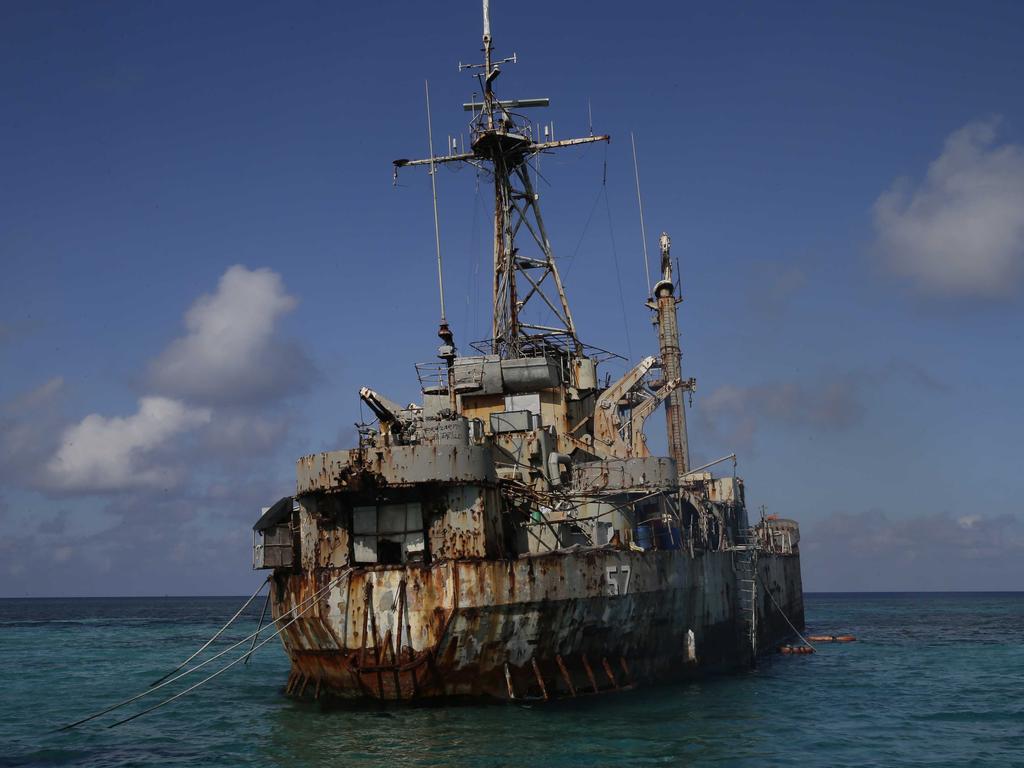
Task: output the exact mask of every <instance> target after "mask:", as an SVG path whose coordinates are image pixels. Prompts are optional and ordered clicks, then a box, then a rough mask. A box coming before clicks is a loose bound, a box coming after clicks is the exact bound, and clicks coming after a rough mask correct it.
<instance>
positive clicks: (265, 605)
mask: <svg viewBox="0 0 1024 768" xmlns="http://www.w3.org/2000/svg"><path fill="white" fill-rule="evenodd" d="M267 581H270V577H269V576H267ZM270 594H271V593H270V590H269V589H268V590H267V599H266V600H264V601H263V610H262V611H260V620H259V623H257V624H256V635H257V636H259V634H260V632H262V631H263V619H265V618H266V617H267V608H269V607H270ZM255 650H256V638H255V637H254V638H253V639H252V646H250V648H249V655H248V656H246V657H245V663H246V664H248V663H249V659H251V658H252V652H253V651H255Z"/></svg>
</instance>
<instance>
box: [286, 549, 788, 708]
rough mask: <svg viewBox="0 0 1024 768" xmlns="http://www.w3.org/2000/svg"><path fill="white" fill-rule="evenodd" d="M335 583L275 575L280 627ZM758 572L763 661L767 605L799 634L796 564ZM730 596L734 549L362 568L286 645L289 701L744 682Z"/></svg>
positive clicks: (770, 642)
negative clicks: (719, 674)
mask: <svg viewBox="0 0 1024 768" xmlns="http://www.w3.org/2000/svg"><path fill="white" fill-rule="evenodd" d="M339 573H340V569H337V568H319V569H315V570H312V571H305V572H299V573H279V574H276V575H275V577H274V588H273V601H272V602H273V612H274V617H275V619H276V618H287V614H288V613H289V611H291V610H292V609H293V608H296V607H297V606H301V605H302V603H303V601H304V600H306V599H307V598H309V597H311V596H312V595H314V594H315V593H316V592H317V591H318V590H320V589H322V588H324V587H325V586H327V585H328V584H330V583H331V582H332V581H334V580H335V579H337V578H338V576H339ZM758 573H759V579H760V581H761V582H762V583H763V584H764V585H765V587H766V588H770V589H771V591H772V595H771V597H769V595H768V594H767V591H766V590H761V592H760V593H759V594H760V596H761V598H762V599H758V601H757V603H756V606H757V608H756V610H757V617H756V618H755V619H754V621H755V627H756V631H757V636H758V647H759V648H761V649H769V648H774V646H775V645H776V644H778V643H779V642H780V641H781V640H783V639H784V638H785V637H787V636H789V635H790V634H792V629H791V628H790V627H789V626H788V624H787V622H786V621H785V619H784V618H782V615H781V611H780V610H779V608H778V607H777V606H776V603H777V604H778V606H782V607H783V609H785V608H787V607H788V608H789V609H790V611H791V613H790V615H789V620H790V621H791V622H793V623H794V624H795V625H796V626H797V627H799V628H802V624H803V612H802V594H801V591H800V589H801V585H800V568H799V556H798V555H764V556H763V557H762V558H761V559H759V561H758ZM737 584H738V579H737V570H736V563H735V553H734V552H730V551H721V552H705V553H701V554H698V555H697V556H695V557H691V556H690V555H689V554H688V553H687V552H684V551H654V552H635V551H628V550H627V551H623V550H614V549H591V550H583V551H578V552H568V553H551V554H546V555H536V556H531V557H522V558H518V559H515V560H505V561H493V560H476V561H454V562H447V563H441V564H436V565H434V566H432V567H425V566H418V567H413V566H377V567H372V568H361V569H358V570H355V571H353V572H351V573H350V574H348V575H347V576H345V577H344V578H343V579H342V580H341V581H340V582H339V583H338V584H337V585H336V586H334V587H332V588H331V589H330V590H329V591H328V592H327V593H326V594H325V595H324V597H323V598H321V599H320V600H318V602H317V604H316V605H315V607H314V608H312V609H311V610H309V611H307V612H306V613H305V614H303V615H302V617H301V618H300V619H299V620H298V621H296V622H295V623H294V624H292V625H291V626H289V627H288V628H287V629H285V631H284V632H283V633H282V635H281V637H282V640H283V643H284V646H285V649H286V651H287V652H288V654H289V657H290V658H291V663H292V671H291V675H290V677H289V680H288V684H287V691H288V693H289V694H291V695H294V696H301V697H306V698H325V697H329V698H363V697H367V698H373V699H382V700H411V699H426V698H447V697H473V698H491V699H517V700H518V699H553V698H562V697H567V696H568V697H571V696H578V695H584V694H593V693H604V692H609V691H616V690H622V689H624V688H629V687H633V686H636V685H638V684H647V683H650V682H653V681H666V680H673V679H680V678H685V677H690V676H696V675H701V674H706V673H709V672H715V671H727V670H730V669H737V668H742V667H745V666H748V665H749V664H750V663H751V661H752V648H751V643H750V641H749V637H750V635H749V624H748V623H747V622H748V621H749V619H748V618H747V617H746V616H744V615H743V614H742V612H741V611H740V610H739V608H738V606H739V604H740V603H739V600H738V596H737ZM761 593H763V594H761ZM299 610H301V608H300V609H299ZM296 612H298V611H296ZM282 625H283V622H282Z"/></svg>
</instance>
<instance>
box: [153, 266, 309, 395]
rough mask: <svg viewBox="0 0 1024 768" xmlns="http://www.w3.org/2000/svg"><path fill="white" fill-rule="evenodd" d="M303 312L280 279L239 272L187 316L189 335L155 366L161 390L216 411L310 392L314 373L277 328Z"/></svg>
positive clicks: (263, 272) (258, 272)
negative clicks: (219, 406)
mask: <svg viewBox="0 0 1024 768" xmlns="http://www.w3.org/2000/svg"><path fill="white" fill-rule="evenodd" d="M296 304H297V301H296V299H295V298H294V297H293V296H290V295H289V294H288V293H287V292H286V291H285V287H284V283H283V282H282V280H281V276H280V275H278V274H277V273H275V272H272V271H270V270H269V269H256V270H250V269H247V268H246V267H244V266H241V265H235V266H233V267H231V268H230V269H228V271H227V272H225V273H224V275H223V276H222V277H221V279H220V283H219V284H218V286H217V291H216V293H214V294H212V295H204V296H201V297H200V298H199V299H198V300H197V301H196V302H195V303H194V304H193V305H192V307H191V308H190V309H189V310H188V312H186V313H185V327H186V328H187V330H188V333H187V334H186V335H185V336H183V337H181V338H179V339H177V340H176V341H174V342H173V343H172V344H171V345H170V346H169V347H168V348H167V349H166V350H164V351H163V353H161V354H160V356H159V357H158V358H157V359H156V360H154V361H153V363H152V364H151V365H150V369H149V379H150V382H151V383H152V386H153V388H154V389H155V390H156V391H158V392H160V393H163V394H167V395H170V396H174V397H179V398H182V399H185V400H190V401H195V402H202V403H208V404H220V403H229V402H230V403H244V402H249V403H253V402H266V401H270V400H274V399H278V398H280V397H283V396H285V395H287V394H290V393H292V392H295V391H299V390H301V389H304V388H305V387H306V386H307V384H308V381H309V378H310V376H311V375H312V371H313V367H312V365H311V364H310V362H309V360H308V358H307V357H306V355H305V354H304V353H303V352H302V350H301V349H300V348H299V347H298V346H297V345H295V344H293V343H289V342H286V341H283V340H281V339H279V338H277V337H276V336H275V326H276V324H277V321H278V320H279V319H280V318H281V317H282V316H283V315H285V314H287V313H288V312H290V311H291V310H292V309H294V308H295V306H296Z"/></svg>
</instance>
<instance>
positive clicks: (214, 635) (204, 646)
mask: <svg viewBox="0 0 1024 768" xmlns="http://www.w3.org/2000/svg"><path fill="white" fill-rule="evenodd" d="M269 581H270V577H269V576H267V578H265V579H264V580H263V581H262V582H260V587H259V589H257V590H256V591H255V592H253V593H252V597H250V598H249V599H248V600H246V601H245V604H244V605H243V606H242V607H241V608H239V609H238V611H237V612H236V613H235V615H234V616H232V617H231V618H230V619H228V623H227V624H225V625H224V626H223V627H221V628H220V629H218V630H217V631H216V632H214V634H213V637H211V638H210V639H209V640H207V641H206V642H205V643H203V645H202V646H201V647H200V648H199V650H198V651H196V652H195V653H193V654H192V655H191V656H189V657H188V658H187V659H185V660H184V661H183V662H181V664H179V665H178V666H176V667H175V668H174V669H172V670H171V671H170V672H168V673H167V674H166V675H164V676H163V677H161V678H160V679H159V680H154V681H153V682H152V683H150V684H149V685H150V687H151V688H152V687H153V686H154V685H157V684H158V683H162V682H163V681H164V680H166V679H167V678H168V677H170V676H171V675H173V674H174V673H175V672H177V671H178V670H179V669H181V668H182V667H184V666H185V665H186V664H188V663H189V662H190V661H192V659H194V658H195V657H196V656H198V655H199V654H200V653H202V652H203V651H205V650H206V649H207V648H209V647H210V643H212V642H213V641H214V640H216V639H217V638H218V637H220V636H221V635H222V634H223V633H224V630H225V629H227V628H228V627H230V626H231V624H232V623H233V622H234V621H235V619H237V618H238V617H239V616H241V615H242V611H244V610H245V609H246V608H248V607H249V603H251V602H252V601H253V600H255V599H256V595H258V594H259V593H260V592H262V591H263V587H265V586H266V585H267V583H268V582H269ZM267 599H268V600H269V599H270V592H269V591H268V592H267ZM260 623H261V624H262V623H263V619H260Z"/></svg>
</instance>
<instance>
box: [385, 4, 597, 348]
mask: <svg viewBox="0 0 1024 768" xmlns="http://www.w3.org/2000/svg"><path fill="white" fill-rule="evenodd" d="M482 50H483V54H484V61H483V63H482V64H462V63H460V64H459V70H460V71H462V70H470V71H474V74H475V75H476V77H477V78H478V79H479V80H480V84H481V90H482V93H483V99H482V101H479V102H477V101H475V100H474V101H472V102H470V103H467V104H463V108H464V109H465V110H466V111H468V112H471V113H472V114H473V117H472V120H471V124H470V130H471V146H470V150H471V151H469V152H460V153H456V154H446V155H441V156H438V157H430V158H425V159H422V160H404V159H403V160H396V161H395V169H396V173H397V169H398V168H401V167H405V166H412V165H429V166H430V167H431V172H433V171H434V167H435V166H437V165H442V164H445V163H470V164H473V165H476V166H477V167H482V168H485V169H486V170H487V171H488V172H489V173H490V174H491V176H492V178H493V181H494V282H493V291H492V298H493V308H494V309H493V318H492V322H491V349H492V351H493V352H494V353H495V354H497V355H500V356H501V357H503V358H505V357H519V356H522V355H529V354H537V353H543V352H544V351H546V350H549V349H551V348H552V347H556V348H561V349H569V350H571V351H572V352H574V353H582V344H581V343H580V340H579V337H578V336H577V334H576V326H575V325H574V323H573V319H572V312H571V311H570V309H569V302H568V299H567V298H566V295H565V288H564V287H563V285H562V279H561V276H560V275H559V274H558V267H557V265H556V264H555V259H554V256H553V254H552V251H551V242H550V240H549V239H548V234H547V229H546V228H545V227H544V219H543V217H542V216H541V211H540V204H539V198H538V195H537V192H536V190H535V189H534V186H533V182H532V180H531V178H530V164H529V161H530V160H531V158H533V157H535V156H536V155H538V154H540V153H542V152H548V151H552V150H555V149H561V148H564V147H572V146H576V145H579V144H590V143H592V142H597V141H605V142H607V141H608V140H609V137H608V136H585V137H582V138H576V139H562V140H558V141H556V140H554V137H553V136H551V137H550V140H545V141H538V140H537V139H538V138H539V137H538V136H534V135H533V134H534V127H533V125H531V123H530V121H529V120H527V119H526V118H524V117H522V116H521V115H520V114H518V113H517V112H516V111H514V110H519V109H524V108H530V107H546V106H548V104H549V100H548V99H510V100H506V101H502V100H499V99H498V98H497V97H496V96H495V94H494V87H493V86H494V81H495V80H496V79H497V77H498V75H500V74H501V65H503V64H509V63H511V64H514V63H516V56H515V54H513V55H512V56H510V57H508V58H504V59H501V60H499V61H495V60H494V45H493V41H492V39H491V15H490V2H489V0H483V48H482ZM524 230H525V231H524ZM528 306H534V307H537V308H538V309H539V310H540V313H539V316H540V317H541V318H543V322H541V321H538V320H536V319H531V320H529V321H528V320H527V319H526V314H525V310H526V308H527V307H528ZM536 316H538V315H537V314H536V313H534V314H533V315H532V316H531V317H536Z"/></svg>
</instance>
